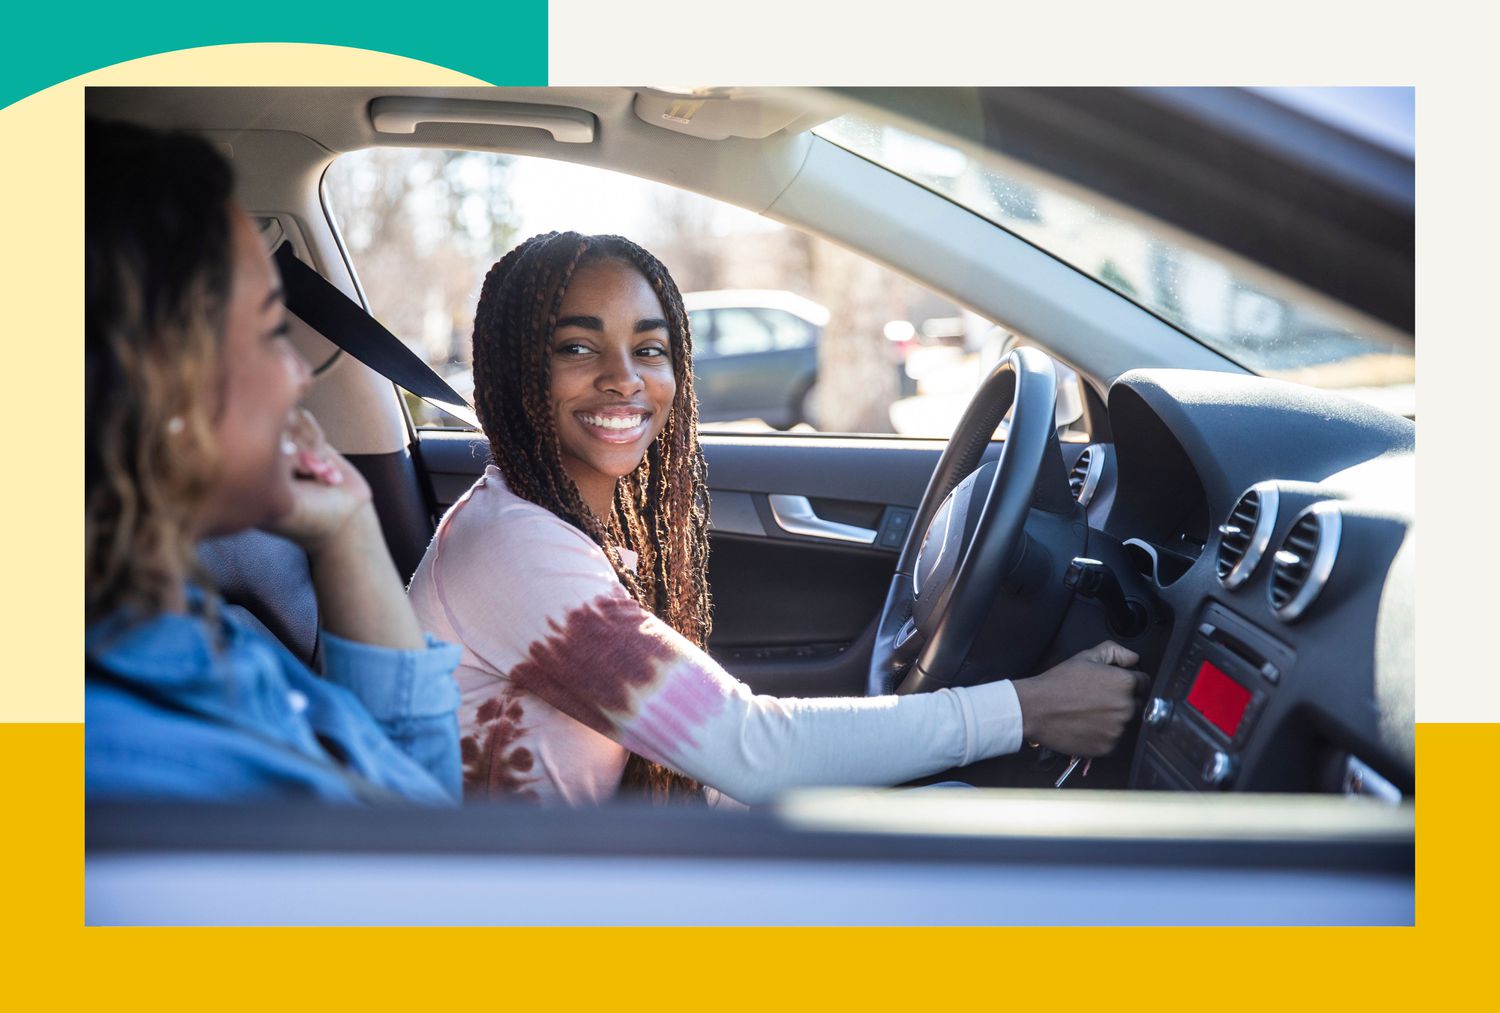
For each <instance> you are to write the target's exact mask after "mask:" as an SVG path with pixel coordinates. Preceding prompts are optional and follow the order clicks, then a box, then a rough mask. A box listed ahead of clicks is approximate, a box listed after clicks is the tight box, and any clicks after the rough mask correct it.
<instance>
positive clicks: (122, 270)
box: [84, 121, 460, 804]
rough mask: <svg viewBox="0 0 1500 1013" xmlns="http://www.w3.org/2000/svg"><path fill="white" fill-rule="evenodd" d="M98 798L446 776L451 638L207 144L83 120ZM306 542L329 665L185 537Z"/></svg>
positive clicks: (88, 694) (439, 787) (429, 791)
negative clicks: (341, 426) (435, 619)
mask: <svg viewBox="0 0 1500 1013" xmlns="http://www.w3.org/2000/svg"><path fill="white" fill-rule="evenodd" d="M85 136H86V143H87V156H86V171H85V180H86V183H85V185H86V190H87V206H86V208H85V226H84V234H85V249H86V288H87V297H86V298H87V315H86V324H85V339H84V348H85V370H86V373H85V390H86V393H85V397H86V399H87V400H86V414H85V426H86V440H87V442H86V445H85V451H84V460H85V472H84V475H85V479H84V487H85V496H86V501H85V502H86V507H85V510H86V513H85V518H86V519H85V545H86V563H85V566H86V580H87V590H86V599H85V601H86V605H85V608H86V623H87V627H86V631H85V652H86V673H87V674H86V682H85V690H84V708H85V732H84V737H85V761H86V763H85V780H86V787H87V792H88V798H89V800H90V801H99V800H101V799H119V798H181V799H198V800H204V801H229V800H236V799H240V800H243V799H264V798H287V797H298V798H313V799H321V800H327V801H337V802H353V801H376V800H386V799H397V798H399V799H409V800H414V801H419V802H429V803H439V804H451V803H453V802H455V801H456V800H457V799H458V797H459V793H460V770H459V762H458V726H457V722H456V720H455V718H454V711H455V709H456V708H457V705H458V691H457V689H456V687H455V686H454V683H453V679H452V676H451V672H452V669H453V666H454V664H455V663H456V661H457V658H458V650H457V648H455V647H453V646H452V645H448V644H437V643H436V642H435V641H430V640H428V639H427V638H425V637H424V636H423V634H422V631H421V628H420V627H419V626H418V624H417V620H416V618H415V616H414V615H413V614H412V610H411V607H410V605H409V604H408V603H407V600H406V597H405V595H404V594H403V593H402V589H401V584H400V578H399V577H398V575H397V573H396V568H395V566H394V565H393V564H392V562H391V558H390V556H389V554H388V553H387V551H386V548H385V541H384V539H383V538H382V536H381V532H380V527H379V524H378V523H377V521H376V518H375V512H374V510H373V508H372V507H371V504H370V490H369V487H368V486H366V485H365V482H364V480H363V479H362V478H361V477H360V475H359V473H358V472H357V471H355V470H354V469H353V468H352V467H350V465H349V463H348V462H347V461H345V460H344V459H343V458H342V457H341V456H339V454H338V453H337V452H336V451H334V450H333V449H332V448H331V447H329V446H328V444H327V443H326V442H325V441H324V439H323V436H322V433H321V432H320V431H319V429H318V426H317V424H316V423H315V422H314V421H313V419H312V417H311V416H310V415H308V414H307V413H306V412H304V411H301V410H299V409H298V408H297V407H296V406H297V402H298V401H299V400H300V399H301V397H302V395H303V394H304V393H305V392H306V390H307V387H308V383H309V381H310V371H309V369H308V366H307V363H306V362H305V361H303V359H302V357H301V356H300V355H298V354H297V351H296V350H295V349H294V348H292V346H291V344H290V343H289V341H288V339H287V328H286V321H285V310H284V309H283V308H282V304H281V288H280V281H279V279H278V278H277V275H276V270H275V267H274V265H273V264H272V262H271V261H270V260H269V259H268V258H267V256H266V252H265V250H264V249H263V248H262V246H261V241H260V237H259V236H258V235H257V233H256V231H255V228H254V226H253V225H252V224H251V223H250V220H249V218H247V217H246V215H245V212H244V211H242V210H240V209H239V207H237V206H236V205H235V204H234V203H233V202H232V200H231V190H232V183H233V180H232V178H231V174H230V169H229V166H228V164H227V163H226V162H225V161H224V159H223V158H222V157H220V155H219V154H218V152H216V151H215V150H214V149H213V148H212V147H211V146H210V145H209V144H207V143H206V142H205V141H203V140H201V139H198V138H195V137H191V136H187V135H181V134H159V133H156V132H154V131H149V130H144V129H141V128H137V127H132V126H126V125H123V124H113V123H103V122H95V121H90V122H89V124H88V126H87V129H86V135H85ZM255 525H263V526H265V527H267V528H269V529H270V530H272V531H275V532H277V533H279V534H281V535H284V536H285V537H287V538H290V539H292V540H293V541H295V542H297V543H299V544H300V545H301V546H302V547H303V548H305V549H306V550H307V552H308V555H309V558H310V563H311V572H312V579H313V584H314V588H315V592H316V594H317V598H318V604H319V607H320V611H321V616H322V620H323V626H324V632H323V635H322V637H321V651H322V676H323V677H322V678H318V677H317V676H315V675H313V673H312V672H310V671H309V670H308V669H307V668H306V666H304V665H303V664H302V663H301V662H300V661H298V660H297V659H296V658H295V657H294V656H293V655H292V654H291V653H289V652H288V651H287V650H286V649H285V648H284V647H282V645H281V644H280V643H278V642H277V641H275V640H273V639H272V638H271V637H270V636H269V635H268V634H266V633H265V632H262V631H260V630H258V629H254V628H252V627H251V626H249V625H247V624H246V623H245V622H243V621H241V620H238V619H236V618H234V617H233V616H232V615H230V614H229V613H228V612H227V611H224V610H221V609H219V608H217V607H216V604H215V600H214V595H213V594H212V592H211V591H209V590H207V589H205V588H204V587H202V586H201V585H200V584H199V583H198V582H197V581H195V580H194V574H195V572H196V566H195V562H194V554H195V547H196V544H197V542H198V540H199V539H202V538H206V537H209V536H214V535H225V534H230V533H232V532H236V531H241V530H244V529H246V528H249V527H252V526H255Z"/></svg>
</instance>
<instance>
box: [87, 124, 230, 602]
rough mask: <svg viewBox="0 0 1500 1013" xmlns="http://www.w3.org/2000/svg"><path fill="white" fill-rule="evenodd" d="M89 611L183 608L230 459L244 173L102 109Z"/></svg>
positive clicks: (194, 142) (90, 233) (93, 219)
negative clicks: (213, 494)
mask: <svg viewBox="0 0 1500 1013" xmlns="http://www.w3.org/2000/svg"><path fill="white" fill-rule="evenodd" d="M85 136H86V155H85V161H86V170H85V178H86V183H85V192H86V205H85V306H86V313H85V325H84V335H85V337H84V347H85V415H84V419H85V444H84V487H85V511H86V514H85V523H84V538H85V564H84V565H85V581H86V584H85V588H86V590H85V619H86V622H88V623H93V622H94V621H96V620H98V619H101V618H103V617H104V616H106V615H109V614H111V613H113V612H116V611H118V610H121V609H128V610H131V611H132V612H135V613H137V614H138V615H141V616H143V617H144V616H149V615H152V614H155V613H157V612H160V611H162V610H164V609H171V608H180V607H182V604H183V602H182V601H181V597H182V593H183V586H184V580H185V578H186V577H187V576H188V575H189V574H190V573H191V572H192V571H193V568H194V542H195V541H196V537H197V532H196V530H195V521H196V517H197V514H198V511H199V509H200V507H201V504H202V502H203V498H204V496H205V494H206V492H207V490H208V488H209V486H210V483H211V481H212V478H213V474H214V469H215V466H216V461H217V445H216V441H215V439H214V435H213V411H214V408H213V405H214V403H215V400H216V397H215V394H216V392H217V391H218V390H219V387H220V384H221V380H222V375H221V365H220V342H221V332H222V328H223V318H224V311H225V306H226V303H227V302H228V298H229V291H230V285H231V276H232V266H231V265H232V253H231V241H230V229H231V222H230V215H231V204H230V200H231V193H232V190H233V177H232V174H231V172H230V169H229V166H228V164H227V163H226V162H225V161H224V159H223V158H222V157H220V156H219V154H218V153H217V152H216V151H215V150H214V149H213V148H212V147H210V146H209V145H208V144H207V143H206V142H204V141H202V140H200V139H198V138H195V137H192V136H189V135H185V134H163V133H159V132H155V131H150V130H145V129H142V128H139V127H132V126H127V125H125V124H118V123H105V122H101V121H96V120H90V121H89V123H88V125H87V128H86V133H85Z"/></svg>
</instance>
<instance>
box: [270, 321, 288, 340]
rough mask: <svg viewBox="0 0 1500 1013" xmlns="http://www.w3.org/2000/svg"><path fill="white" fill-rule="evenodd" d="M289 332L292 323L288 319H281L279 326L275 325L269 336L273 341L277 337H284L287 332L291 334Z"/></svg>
mask: <svg viewBox="0 0 1500 1013" xmlns="http://www.w3.org/2000/svg"><path fill="white" fill-rule="evenodd" d="M291 333H292V325H291V323H290V322H289V321H286V320H283V321H282V322H281V325H280V326H279V327H277V328H276V329H275V330H274V331H272V332H271V334H270V337H271V339H272V340H273V341H274V340H275V339H277V338H284V337H286V336H287V335H288V334H291Z"/></svg>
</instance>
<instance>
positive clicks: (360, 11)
mask: <svg viewBox="0 0 1500 1013" xmlns="http://www.w3.org/2000/svg"><path fill="white" fill-rule="evenodd" d="M91 7H92V8H93V9H92V10H91V9H90V8H91ZM101 8H102V5H84V6H83V7H82V9H80V8H79V7H75V6H73V5H57V4H39V5H36V6H33V7H30V8H29V9H26V8H23V9H21V10H19V11H12V12H11V13H10V14H9V15H7V16H6V18H5V20H6V25H5V28H6V31H5V33H4V40H5V41H4V42H3V43H0V46H3V50H0V51H3V53H4V60H3V62H0V108H4V107H5V106H8V105H11V104H12V103H14V102H17V101H19V100H20V99H23V98H25V97H26V96H28V95H31V94H34V93H36V92H38V91H41V90H43V89H45V88H50V87H51V86H52V85H55V84H58V83H59V82H62V81H66V80H68V79H70V78H74V77H77V76H78V75H80V74H87V73H88V72H90V71H94V70H98V69H100V68H101V67H109V66H113V65H114V64H117V63H124V62H125V61H127V60H135V59H139V58H141V57H143V56H153V55H155V54H158V53H169V52H174V51H176V50H181V49H195V48H198V47H200V46H220V45H227V44H232V43H243V42H304V43H314V44H320V45H330V46H350V47H353V48H357V49H370V50H376V51H378V52H382V53H390V54H392V55H395V56H404V57H408V58H410V59H413V60H422V61H424V62H426V63H432V64H436V65H438V66H441V67H445V68H448V69H450V70H456V71H458V72H459V73H462V74H469V75H471V76H473V77H477V78H480V79H482V80H484V81H488V82H490V83H491V84H500V85H539V86H540V85H545V84H546V83H547V3H546V0H503V2H501V0H496V2H493V3H487V4H483V3H481V4H444V5H424V4H412V3H388V2H387V3H375V2H371V3H363V4H352V3H325V4H308V3H292V2H288V0H263V2H261V3H257V4H246V5H243V6H236V7H223V6H212V5H206V4H204V3H202V2H201V0H199V2H196V3H186V2H182V0H168V2H162V3H153V4H142V5H134V4H131V5H111V6H109V7H108V8H103V9H101Z"/></svg>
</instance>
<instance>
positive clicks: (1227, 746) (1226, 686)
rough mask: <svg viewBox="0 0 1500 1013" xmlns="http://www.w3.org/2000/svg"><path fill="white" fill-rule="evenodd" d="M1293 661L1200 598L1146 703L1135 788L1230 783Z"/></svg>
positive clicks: (1276, 645)
mask: <svg viewBox="0 0 1500 1013" xmlns="http://www.w3.org/2000/svg"><path fill="white" fill-rule="evenodd" d="M1294 661H1295V656H1294V655H1293V653H1292V651H1291V649H1290V648H1288V647H1286V646H1285V645H1284V644H1282V643H1280V642H1278V641H1276V640H1274V639H1272V638H1271V637H1270V636H1268V635H1267V634H1266V633H1264V632H1262V631H1261V630H1259V629H1257V628H1256V627H1254V626H1252V625H1251V624H1250V623H1248V622H1246V621H1245V620H1244V619H1241V618H1240V617H1239V616H1237V615H1235V614H1234V613H1233V612H1230V611H1229V610H1228V609H1226V608H1224V607H1223V606H1220V605H1216V604H1209V605H1206V606H1205V607H1204V609H1203V612H1202V614H1201V615H1200V616H1199V621H1198V627H1197V629H1196V630H1194V631H1193V635H1192V637H1191V639H1189V641H1188V644H1187V647H1186V648H1185V649H1184V650H1183V652H1182V655H1181V657H1179V658H1178V659H1177V663H1176V665H1175V666H1173V668H1172V670H1171V675H1170V677H1169V678H1168V679H1167V683H1166V686H1165V688H1164V689H1163V690H1162V692H1161V693H1160V695H1158V696H1156V697H1153V698H1152V699H1151V701H1150V702H1149V703H1148V704H1147V705H1146V718H1145V729H1144V734H1145V737H1146V746H1145V766H1144V769H1143V772H1142V775H1143V776H1142V782H1141V784H1142V787H1145V788H1159V789H1169V790H1177V791H1181V790H1192V791H1216V790H1221V789H1225V788H1229V787H1232V786H1233V785H1234V783H1235V778H1236V777H1237V776H1238V774H1239V770H1240V763H1239V757H1240V755H1241V753H1243V751H1244V749H1245V747H1246V745H1247V744H1248V743H1249V742H1250V740H1251V737H1252V736H1253V735H1254V734H1255V729H1256V724H1257V722H1258V720H1259V718H1260V716H1261V714H1262V713H1263V712H1264V710H1265V708H1266V705H1267V704H1268V703H1269V702H1270V701H1271V699H1272V696H1273V694H1274V693H1275V692H1276V688H1277V686H1278V685H1280V684H1281V681H1282V679H1283V678H1284V677H1285V675H1286V674H1287V673H1288V672H1290V671H1291V669H1292V666H1293V663H1294Z"/></svg>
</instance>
